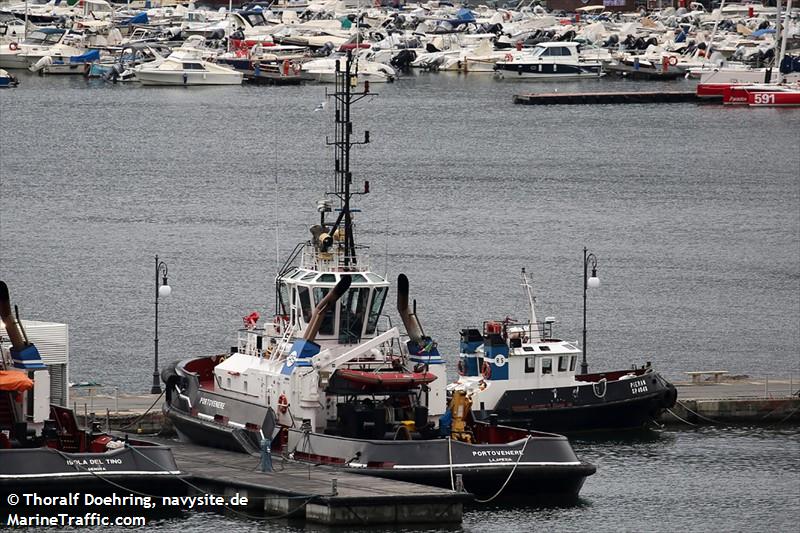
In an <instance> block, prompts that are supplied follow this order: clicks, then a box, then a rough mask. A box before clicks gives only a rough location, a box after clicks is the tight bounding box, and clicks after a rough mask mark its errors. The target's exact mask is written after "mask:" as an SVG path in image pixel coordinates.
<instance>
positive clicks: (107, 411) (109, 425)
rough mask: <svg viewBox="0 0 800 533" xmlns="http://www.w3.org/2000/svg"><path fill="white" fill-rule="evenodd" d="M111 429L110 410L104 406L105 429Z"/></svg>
mask: <svg viewBox="0 0 800 533" xmlns="http://www.w3.org/2000/svg"><path fill="white" fill-rule="evenodd" d="M110 429H111V412H110V411H109V410H108V407H106V431H108V430H110Z"/></svg>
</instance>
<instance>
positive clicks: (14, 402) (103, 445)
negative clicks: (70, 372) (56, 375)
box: [0, 281, 185, 505]
mask: <svg viewBox="0 0 800 533" xmlns="http://www.w3.org/2000/svg"><path fill="white" fill-rule="evenodd" d="M0 318H2V321H3V324H4V329H5V331H4V333H5V335H6V337H7V339H4V341H6V340H7V342H3V343H0V501H2V504H5V502H6V498H7V496H8V495H10V494H12V493H14V494H19V493H22V492H25V491H27V492H32V491H35V492H36V493H37V494H39V495H62V496H63V495H68V494H69V493H70V492H74V491H77V490H81V491H93V492H98V491H99V492H108V491H113V490H115V489H114V485H116V487H117V488H120V487H122V488H124V489H129V490H137V489H138V490H145V491H147V492H148V493H149V494H152V493H153V492H157V493H160V494H167V493H173V492H174V493H183V492H185V488H184V487H183V486H182V484H181V483H182V482H181V480H180V479H179V476H180V475H181V472H180V470H179V469H178V467H177V465H176V464H175V459H174V457H173V455H172V451H171V449H170V448H169V447H166V446H161V445H157V444H152V443H149V442H145V441H141V440H138V439H129V438H128V437H127V436H124V437H118V436H114V435H111V434H108V433H105V432H103V431H101V430H100V429H99V427H98V426H97V425H93V427H92V428H90V429H84V428H81V427H79V426H78V423H77V420H76V418H75V414H74V413H73V412H72V410H71V409H68V408H66V407H63V406H59V405H55V404H49V399H50V371H49V369H48V367H47V366H46V365H45V364H44V363H43V362H42V359H41V356H40V355H39V351H38V349H37V348H36V346H35V345H34V344H32V343H30V342H28V338H27V335H26V334H25V330H24V329H23V327H22V324H21V322H20V321H19V320H18V317H17V316H15V315H14V314H12V312H11V305H10V297H9V292H8V286H7V285H6V284H5V283H4V282H2V281H0ZM9 501H10V500H9ZM2 504H0V505H2Z"/></svg>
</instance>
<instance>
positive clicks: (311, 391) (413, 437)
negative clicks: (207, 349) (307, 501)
mask: <svg viewBox="0 0 800 533" xmlns="http://www.w3.org/2000/svg"><path fill="white" fill-rule="evenodd" d="M342 62H343V63H344V64H342V63H341V62H340V63H338V64H337V67H336V70H337V82H336V87H335V92H334V93H332V94H331V95H329V96H331V97H333V98H334V100H335V102H336V107H335V124H336V133H335V137H334V139H333V141H332V143H331V144H333V145H334V146H335V150H336V166H335V175H336V188H335V192H333V193H332V195H333V196H334V197H335V198H337V199H338V204H339V205H338V206H337V207H338V214H337V215H336V218H335V220H333V221H331V220H329V219H328V218H327V217H326V215H327V214H328V213H331V212H333V202H332V201H331V200H327V199H326V200H323V201H321V202H319V203H318V205H317V208H318V212H319V217H320V218H319V222H318V223H317V224H315V225H314V226H312V227H311V228H310V231H311V236H312V238H311V240H309V241H307V242H302V243H300V244H299V245H298V246H297V247H295V249H294V251H293V252H292V254H291V255H290V256H289V258H288V260H287V261H286V263H285V264H284V265H283V267H282V268H281V269H280V270H279V272H278V274H277V276H276V278H275V295H276V297H275V299H276V309H275V314H274V317H273V318H272V319H271V320H267V321H266V323H262V324H261V325H259V320H260V318H261V317H260V316H259V315H258V313H253V314H252V315H250V316H247V317H244V327H243V328H242V329H241V330H240V331H239V334H238V342H237V345H236V346H234V347H233V348H232V349H231V352H230V353H229V354H222V355H217V356H210V357H199V358H193V359H187V360H183V361H180V362H177V363H174V364H173V365H171V366H170V367H168V368H166V369H164V371H163V372H162V379H163V380H164V381H165V383H166V401H165V404H164V412H165V414H166V416H167V417H168V418H169V419H170V420H171V421H172V423H173V424H174V426H175V428H176V430H177V431H178V434H179V436H180V437H181V438H183V439H187V440H191V441H194V442H196V443H199V444H205V445H211V446H216V447H221V448H228V449H233V450H238V451H243V452H249V453H258V452H259V451H260V450H262V449H264V448H262V446H263V445H264V444H268V445H269V446H270V449H271V450H272V451H274V452H281V453H283V454H284V455H285V456H286V457H287V458H289V459H292V460H296V461H302V462H308V463H313V464H327V465H331V466H333V467H335V468H340V469H342V470H346V471H348V472H353V473H358V474H368V475H375V476H383V477H389V478H396V479H403V480H413V481H416V482H420V483H426V484H432V485H442V486H445V487H450V488H456V486H457V483H458V481H457V480H458V479H459V478H460V479H462V480H463V483H464V485H463V486H464V488H465V489H466V490H467V491H469V492H473V493H474V494H477V495H489V496H492V495H498V494H500V493H501V492H503V494H509V493H512V491H518V493H521V494H522V493H524V494H530V493H544V494H549V495H551V496H562V497H568V498H574V497H576V496H577V494H578V491H579V490H580V488H581V486H582V484H583V482H584V480H585V478H586V477H587V476H589V475H591V474H593V473H594V471H595V467H594V466H593V465H591V464H588V463H584V462H581V461H579V460H578V459H577V457H576V456H575V453H574V452H573V450H572V448H571V446H570V444H569V442H568V441H567V439H566V438H565V437H563V436H561V435H552V434H545V433H537V432H530V431H525V430H519V429H515V428H507V427H503V426H501V425H499V424H497V423H496V421H495V420H493V419H491V420H490V421H487V422H484V423H481V422H478V421H475V420H473V419H472V415H471V409H470V401H471V398H472V396H473V395H474V394H475V393H476V391H475V390H473V389H471V388H467V387H464V389H463V390H460V391H458V392H457V393H454V395H453V398H452V399H451V401H450V404H449V405H448V403H447V392H446V386H447V383H446V374H445V362H444V360H443V358H442V357H441V355H440V354H439V352H438V349H437V345H436V343H435V342H434V341H433V339H432V338H431V337H429V336H426V335H425V334H424V333H423V331H422V328H421V326H420V323H419V321H418V320H417V317H416V313H415V310H414V311H412V308H411V306H409V303H408V302H409V299H408V293H409V284H408V279H407V278H406V276H404V275H402V274H401V275H400V276H399V278H398V296H397V304H398V310H399V312H400V316H401V318H402V321H403V324H404V326H405V328H406V331H407V332H408V337H407V338H406V337H404V336H401V333H400V331H399V329H398V328H397V327H393V326H392V325H391V322H389V321H386V320H382V318H383V315H382V312H383V307H384V303H385V300H386V296H387V294H388V291H389V286H390V284H389V282H388V281H387V280H386V279H385V278H384V277H382V276H381V275H379V274H377V273H375V272H373V271H372V270H370V268H369V264H368V258H367V255H366V251H367V250H366V247H363V246H358V245H356V242H355V238H354V231H353V230H354V222H353V210H352V209H351V198H352V196H353V195H355V194H365V193H368V192H369V184H368V182H367V183H365V186H364V188H363V190H361V191H359V192H353V191H351V188H350V187H351V183H352V174H351V171H350V167H349V162H350V149H351V147H352V146H353V145H354V144H363V143H367V142H369V133H368V132H366V133H365V134H364V140H363V142H361V143H356V142H354V141H352V140H351V134H352V123H351V122H350V105H351V103H353V102H355V101H358V100H360V99H362V98H364V97H365V96H367V95H369V94H370V93H369V84H363V85H361V86H359V92H358V93H356V92H354V91H355V90H356V89H355V87H356V84H355V83H353V82H354V81H355V79H354V77H355V74H354V73H353V71H352V70H351V67H352V57H351V55H350V54H348V55H347V58H346V60H345V59H344V58H343V59H342ZM362 88H363V89H362ZM295 263H296V264H295Z"/></svg>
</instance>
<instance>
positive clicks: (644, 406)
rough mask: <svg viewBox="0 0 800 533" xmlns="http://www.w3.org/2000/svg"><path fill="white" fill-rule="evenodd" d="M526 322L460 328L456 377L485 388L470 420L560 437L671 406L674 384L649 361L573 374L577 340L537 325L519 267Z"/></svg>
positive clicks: (548, 321)
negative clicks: (494, 421)
mask: <svg viewBox="0 0 800 533" xmlns="http://www.w3.org/2000/svg"><path fill="white" fill-rule="evenodd" d="M522 281H523V286H524V287H525V288H526V291H527V296H528V301H529V307H530V320H529V321H528V322H515V321H513V320H511V319H509V318H506V319H504V320H497V321H496V320H490V321H486V322H484V323H483V328H482V329H480V330H479V329H477V328H471V329H463V330H461V353H460V356H459V362H458V373H459V378H458V380H457V381H456V382H455V383H454V384H452V385H451V386H450V387H451V388H459V387H473V388H475V387H477V388H478V389H483V391H482V392H481V394H480V401H479V402H478V404H477V405H476V407H477V410H476V411H475V413H473V414H474V415H475V417H476V418H477V419H478V420H488V419H489V418H490V417H496V418H497V420H498V421H499V422H500V423H502V424H509V425H512V426H515V427H524V428H532V429H537V430H540V431H555V432H558V433H568V434H572V433H580V432H587V431H603V430H617V429H633V428H643V427H645V426H646V425H648V424H650V423H651V422H652V421H653V420H655V419H656V418H657V417H658V416H659V414H660V413H661V412H662V411H663V410H664V409H668V408H670V407H672V406H673V405H675V402H676V400H677V397H678V393H677V390H676V389H675V386H674V385H672V384H671V383H669V382H668V381H667V380H666V379H664V378H663V377H662V376H661V375H660V374H659V373H658V372H656V371H655V370H654V369H653V368H652V366H651V364H650V362H648V363H646V364H645V365H643V366H641V367H632V368H630V369H626V370H615V371H611V372H600V373H593V374H578V375H576V373H575V367H576V364H577V361H578V357H579V356H580V355H581V353H582V352H581V349H580V348H579V347H578V346H577V342H569V341H564V340H561V339H558V338H555V337H554V336H553V323H554V322H555V319H554V318H553V317H546V318H545V319H544V321H543V322H538V321H537V320H536V313H535V309H534V297H533V289H532V286H531V284H530V282H529V280H528V278H527V275H526V273H525V269H523V270H522Z"/></svg>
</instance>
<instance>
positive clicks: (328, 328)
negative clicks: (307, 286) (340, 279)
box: [314, 287, 336, 335]
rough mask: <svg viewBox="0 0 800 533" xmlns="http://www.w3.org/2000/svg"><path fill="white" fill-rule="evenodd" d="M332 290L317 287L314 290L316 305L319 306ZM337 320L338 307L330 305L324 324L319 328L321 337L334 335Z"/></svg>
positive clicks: (326, 311)
mask: <svg viewBox="0 0 800 533" xmlns="http://www.w3.org/2000/svg"><path fill="white" fill-rule="evenodd" d="M330 291H331V290H330V289H326V288H320V287H315V288H314V303H315V304H317V305H319V303H320V302H321V301H322V299H323V298H325V296H327V294H328V293H329V292H330ZM335 318H336V306H335V305H329V306H328V308H327V309H326V310H325V315H324V316H323V317H322V323H321V324H320V326H319V334H320V335H333V328H334V326H335V325H336V324H335Z"/></svg>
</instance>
